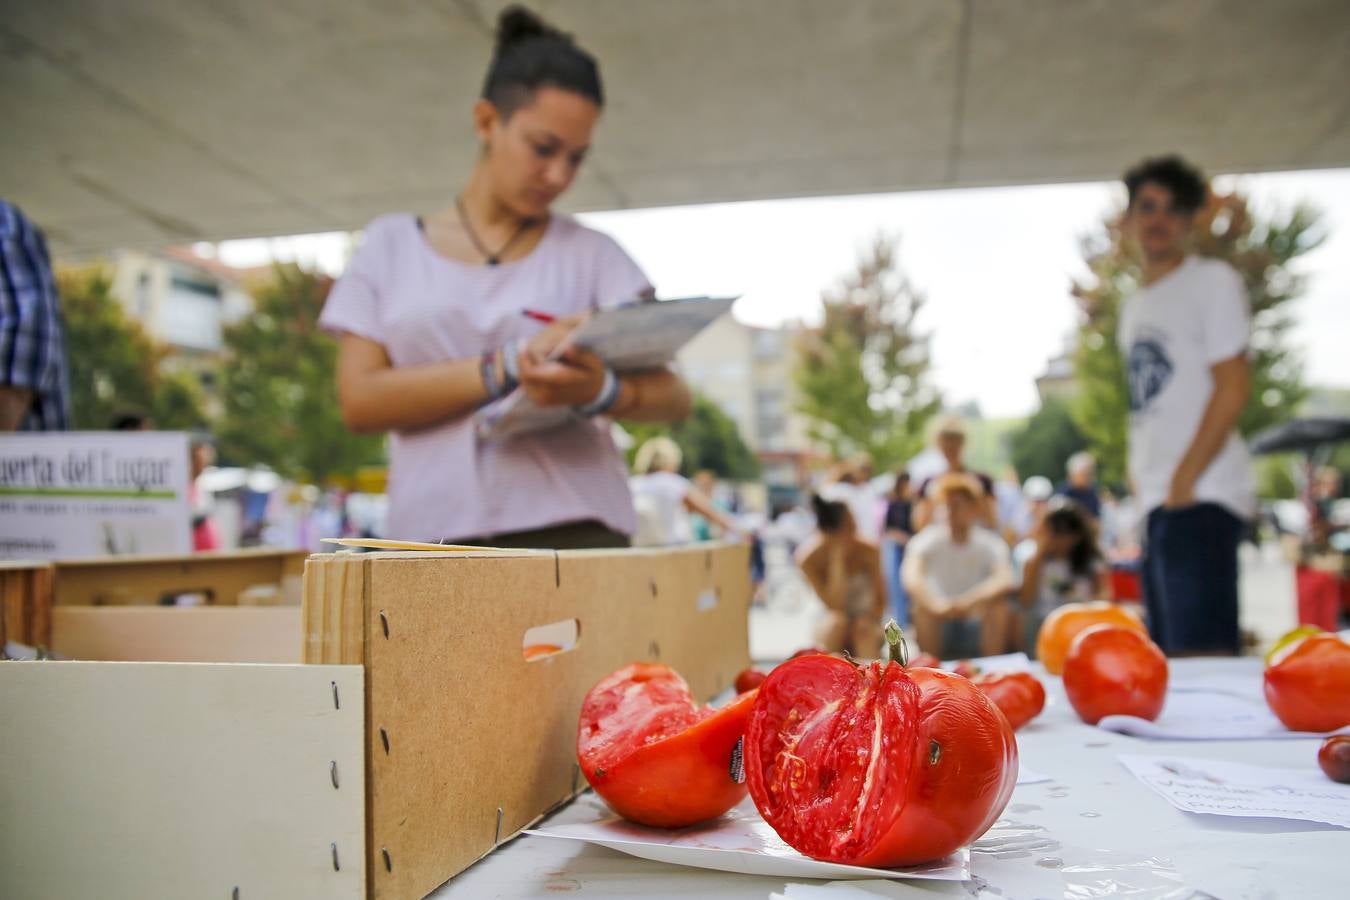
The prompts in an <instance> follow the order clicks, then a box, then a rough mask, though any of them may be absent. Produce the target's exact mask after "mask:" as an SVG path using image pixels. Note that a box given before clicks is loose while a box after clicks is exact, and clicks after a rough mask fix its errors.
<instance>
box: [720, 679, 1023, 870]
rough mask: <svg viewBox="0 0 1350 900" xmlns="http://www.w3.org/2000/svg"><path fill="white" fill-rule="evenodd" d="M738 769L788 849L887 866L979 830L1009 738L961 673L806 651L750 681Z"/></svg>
mask: <svg viewBox="0 0 1350 900" xmlns="http://www.w3.org/2000/svg"><path fill="white" fill-rule="evenodd" d="M745 767H746V773H745V774H746V782H747V784H748V785H749V787H750V796H751V797H753V798H754V801H755V806H756V807H758V808H759V812H760V814H761V815H762V816H763V817H764V819H765V821H767V822H768V823H769V825H770V826H772V827H773V829H774V830H775V831H777V832H778V834H779V836H780V837H782V838H783V840H784V841H786V842H787V843H788V844H789V845H791V846H792V847H795V848H796V849H797V850H799V851H800V852H802V853H804V854H805V855H807V856H811V857H814V858H816V859H823V860H830V861H833V862H842V863H851V864H855V865H864V866H899V865H909V864H912V863H919V862H924V861H927V860H932V859H938V858H941V857H943V856H946V855H947V854H949V853H951V852H952V851H954V850H956V849H957V848H959V847H961V846H963V845H965V844H967V843H969V842H970V841H972V840H973V839H974V838H976V837H978V836H979V835H981V834H983V833H984V832H985V831H986V830H988V828H989V826H990V825H992V824H993V823H994V820H995V819H997V818H998V816H999V814H1000V813H1002V811H1003V808H1004V806H1006V805H1007V803H1008V798H1009V797H1010V796H1011V795H1012V790H1013V785H1014V783H1015V782H1016V779H1017V743H1016V740H1015V739H1014V738H1013V733H1012V728H1011V727H1010V726H1009V725H1008V720H1007V719H1006V718H1005V717H1004V716H1003V714H1002V713H1000V712H999V711H998V709H997V708H996V707H995V706H994V705H993V703H991V702H990V701H989V699H988V698H987V697H985V695H984V694H982V693H980V690H979V688H977V687H975V685H973V684H971V682H970V681H969V680H968V679H965V678H962V677H960V676H957V675H953V674H951V673H949V672H942V671H938V670H937V669H905V668H903V667H902V666H900V665H899V664H897V663H894V662H892V663H872V664H870V665H865V666H855V665H854V664H852V663H850V662H848V661H846V660H842V659H838V658H836V657H832V656H810V657H804V658H801V659H794V660H789V661H787V662H785V663H783V664H782V665H781V666H779V667H778V668H776V669H774V670H773V671H772V672H771V673H769V677H768V678H766V679H765V681H764V684H763V685H761V686H760V689H759V697H758V699H757V700H756V701H755V708H754V711H753V712H752V713H751V715H750V723H749V725H748V727H747V729H746V735H745Z"/></svg>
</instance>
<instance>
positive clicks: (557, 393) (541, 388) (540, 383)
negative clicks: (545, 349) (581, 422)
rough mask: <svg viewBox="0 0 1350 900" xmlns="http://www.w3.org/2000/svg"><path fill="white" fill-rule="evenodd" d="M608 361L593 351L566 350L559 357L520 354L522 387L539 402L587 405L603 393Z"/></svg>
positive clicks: (535, 401)
mask: <svg viewBox="0 0 1350 900" xmlns="http://www.w3.org/2000/svg"><path fill="white" fill-rule="evenodd" d="M604 384H605V363H604V360H602V359H601V358H600V357H598V356H596V355H595V354H594V353H589V352H587V351H584V350H567V351H565V352H564V353H563V354H562V355H561V356H560V357H558V358H557V359H548V358H547V356H545V358H543V359H537V358H535V357H534V356H533V354H531V352H530V351H529V349H528V348H527V349H526V350H525V351H523V352H522V353H521V354H520V387H521V389H522V390H524V391H525V393H526V394H527V395H529V398H530V399H531V400H533V401H534V403H535V405H537V406H585V405H586V404H588V403H591V402H593V401H594V400H595V398H596V397H598V396H599V395H600V390H601V388H603V387H604Z"/></svg>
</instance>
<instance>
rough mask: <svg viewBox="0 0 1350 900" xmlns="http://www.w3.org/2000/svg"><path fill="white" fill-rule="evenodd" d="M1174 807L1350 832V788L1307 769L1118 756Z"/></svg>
mask: <svg viewBox="0 0 1350 900" xmlns="http://www.w3.org/2000/svg"><path fill="white" fill-rule="evenodd" d="M1118 758H1119V759H1120V761H1121V763H1123V764H1124V765H1125V768H1127V769H1129V770H1130V772H1131V773H1132V774H1133V775H1134V776H1135V777H1136V778H1138V779H1139V780H1140V781H1142V782H1143V783H1144V784H1146V785H1148V786H1149V787H1150V788H1152V789H1153V790H1154V791H1156V792H1157V793H1158V794H1159V795H1160V796H1161V797H1162V798H1163V799H1165V800H1166V801H1167V802H1168V803H1171V804H1172V805H1173V806H1175V807H1176V808H1177V809H1180V810H1184V811H1186V812H1193V813H1209V814H1212V815H1218V816H1237V817H1240V818H1263V819H1293V820H1295V821H1301V822H1321V823H1323V824H1327V825H1338V826H1340V827H1341V828H1350V785H1347V784H1337V783H1336V782H1334V781H1332V780H1331V779H1329V778H1327V777H1326V776H1325V775H1323V774H1322V772H1321V770H1320V769H1318V768H1317V767H1316V764H1315V763H1314V762H1313V761H1312V756H1311V755H1309V764H1308V768H1306V769H1278V768H1265V767H1262V766H1251V765H1246V764H1244V763H1235V762H1226V761H1223V760H1216V759H1190V758H1187V757H1184V756H1134V755H1130V754H1121V755H1120V756H1119V757H1118Z"/></svg>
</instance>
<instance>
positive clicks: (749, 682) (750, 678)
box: [736, 668, 765, 694]
mask: <svg viewBox="0 0 1350 900" xmlns="http://www.w3.org/2000/svg"><path fill="white" fill-rule="evenodd" d="M764 677H765V676H764V673H763V672H761V671H760V670H759V669H753V668H752V669H744V670H742V671H741V674H739V675H737V676H736V693H738V694H744V693H745V692H746V691H753V690H754V689H755V688H757V687H759V686H760V685H761V684H763V683H764Z"/></svg>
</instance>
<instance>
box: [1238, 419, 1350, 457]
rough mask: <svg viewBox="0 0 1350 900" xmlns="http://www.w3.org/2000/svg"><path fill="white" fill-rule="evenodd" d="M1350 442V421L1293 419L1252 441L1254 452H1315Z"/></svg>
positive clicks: (1267, 430) (1264, 432)
mask: <svg viewBox="0 0 1350 900" xmlns="http://www.w3.org/2000/svg"><path fill="white" fill-rule="evenodd" d="M1347 441H1350V418H1327V419H1291V420H1289V421H1288V422H1285V423H1283V424H1280V425H1274V426H1272V427H1270V428H1267V429H1266V430H1265V431H1262V432H1261V433H1260V434H1258V435H1256V437H1254V438H1252V440H1251V450H1252V452H1253V453H1257V454H1265V453H1313V452H1315V451H1317V450H1320V449H1322V448H1323V447H1330V446H1333V445H1335V444H1341V443H1345V442H1347Z"/></svg>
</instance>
